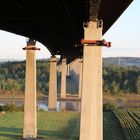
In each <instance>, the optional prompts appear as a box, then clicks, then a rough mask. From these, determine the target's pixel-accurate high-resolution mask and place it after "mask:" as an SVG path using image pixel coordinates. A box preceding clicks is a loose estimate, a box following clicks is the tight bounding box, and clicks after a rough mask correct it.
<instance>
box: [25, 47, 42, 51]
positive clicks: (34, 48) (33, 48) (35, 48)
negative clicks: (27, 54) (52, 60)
mask: <svg viewBox="0 0 140 140" xmlns="http://www.w3.org/2000/svg"><path fill="white" fill-rule="evenodd" d="M23 50H39V51H40V48H37V47H31V48H29V47H25V48H23Z"/></svg>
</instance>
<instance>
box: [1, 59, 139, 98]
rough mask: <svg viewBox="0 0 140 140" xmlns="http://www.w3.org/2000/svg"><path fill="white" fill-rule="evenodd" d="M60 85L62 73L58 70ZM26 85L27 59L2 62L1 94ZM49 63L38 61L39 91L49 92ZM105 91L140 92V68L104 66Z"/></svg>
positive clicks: (117, 92) (114, 93)
mask: <svg viewBox="0 0 140 140" xmlns="http://www.w3.org/2000/svg"><path fill="white" fill-rule="evenodd" d="M57 75H58V78H57V79H58V86H60V83H61V82H60V78H61V74H60V73H59V72H58V73H57ZM24 87H25V61H22V62H21V61H20V62H5V63H0V94H1V93H5V94H6V93H7V92H10V93H13V94H16V93H19V92H23V91H24ZM48 89H49V63H48V62H47V61H46V60H40V61H37V91H38V92H41V93H44V94H48ZM103 93H104V94H109V95H117V94H127V93H130V94H140V68H139V67H130V66H125V67H122V66H119V65H108V66H104V67H103Z"/></svg>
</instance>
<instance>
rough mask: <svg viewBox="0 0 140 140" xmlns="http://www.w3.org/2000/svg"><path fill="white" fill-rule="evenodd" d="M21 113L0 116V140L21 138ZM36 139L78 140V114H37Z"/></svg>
mask: <svg viewBox="0 0 140 140" xmlns="http://www.w3.org/2000/svg"><path fill="white" fill-rule="evenodd" d="M22 119H23V113H21V112H17V113H16V112H14V113H6V114H5V115H2V116H0V140H16V139H21V137H22ZM38 137H39V139H43V138H44V139H45V140H78V137H79V113H76V112H75V113H74V112H39V113H38Z"/></svg>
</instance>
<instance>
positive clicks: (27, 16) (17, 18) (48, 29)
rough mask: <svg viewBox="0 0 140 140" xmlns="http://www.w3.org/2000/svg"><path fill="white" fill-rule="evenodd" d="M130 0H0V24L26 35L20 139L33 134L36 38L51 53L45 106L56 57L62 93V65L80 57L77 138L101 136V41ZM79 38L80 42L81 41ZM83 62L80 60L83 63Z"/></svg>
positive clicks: (98, 139) (53, 96) (52, 94)
mask: <svg viewBox="0 0 140 140" xmlns="http://www.w3.org/2000/svg"><path fill="white" fill-rule="evenodd" d="M132 1H133V0H51V1H47V2H46V1H33V0H30V1H29V0H28V1H27V0H24V1H19V0H4V1H2V2H1V4H0V29H1V30H5V31H8V32H12V33H15V34H18V35H22V36H25V37H28V38H29V40H28V41H27V46H26V47H25V48H24V50H26V81H25V104H24V125H23V138H30V137H32V138H36V137H37V126H36V59H35V51H36V50H38V48H36V41H39V42H40V43H42V44H43V45H45V46H46V47H47V49H48V50H49V51H50V52H51V54H52V57H51V58H50V86H49V101H48V102H49V108H50V110H54V109H55V108H56V101H57V83H56V81H57V80H56V79H57V75H56V65H57V61H56V57H55V55H60V56H61V59H60V63H61V71H62V76H61V97H62V98H65V97H66V66H67V65H68V64H69V63H70V62H72V61H73V60H74V59H76V58H81V60H82V59H83V61H81V78H80V79H81V82H80V83H81V85H80V90H81V91H80V92H81V93H80V97H81V119H80V120H81V122H80V140H86V139H88V140H103V130H102V129H103V121H102V46H110V43H107V42H105V41H104V40H102V35H103V34H105V33H106V32H107V31H108V30H109V28H110V27H111V26H112V25H113V24H114V23H115V21H116V20H117V19H118V18H119V17H120V16H121V14H122V13H123V12H124V11H125V10H126V8H127V7H128V6H129V5H130V4H131V2H132ZM81 40H82V41H81ZM82 63H83V64H82Z"/></svg>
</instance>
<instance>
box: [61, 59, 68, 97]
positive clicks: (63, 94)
mask: <svg viewBox="0 0 140 140" xmlns="http://www.w3.org/2000/svg"><path fill="white" fill-rule="evenodd" d="M66 75H67V65H66V58H63V60H62V65H61V98H65V97H66Z"/></svg>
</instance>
